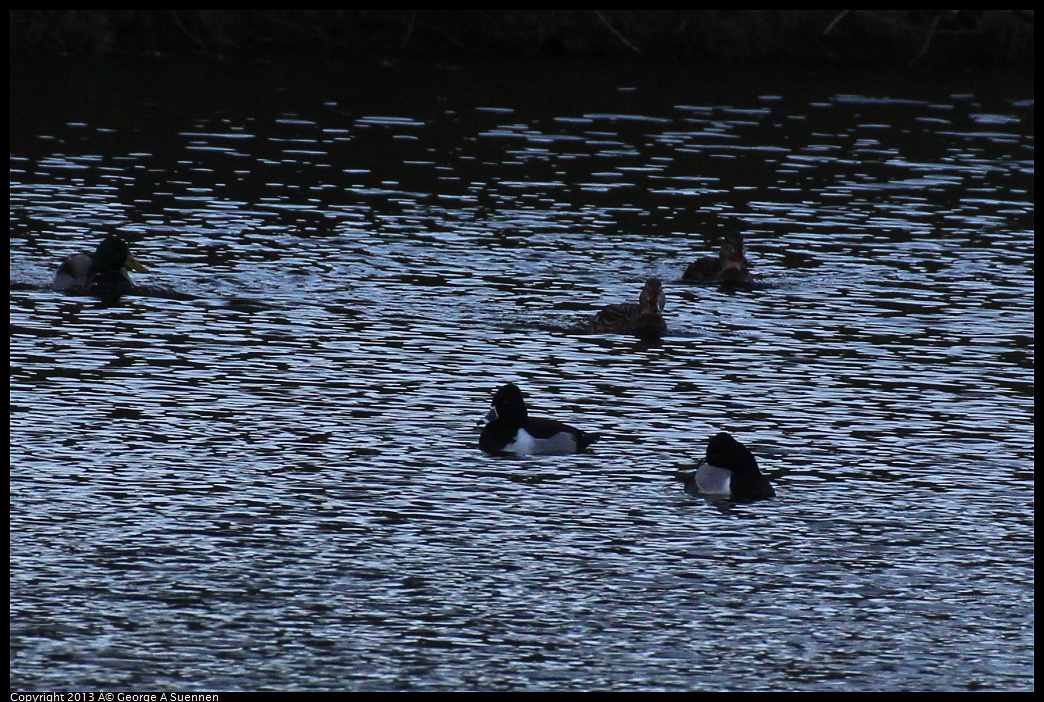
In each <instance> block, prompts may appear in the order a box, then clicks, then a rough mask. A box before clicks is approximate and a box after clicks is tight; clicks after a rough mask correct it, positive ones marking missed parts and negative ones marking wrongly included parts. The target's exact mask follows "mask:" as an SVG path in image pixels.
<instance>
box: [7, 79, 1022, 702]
mask: <svg viewBox="0 0 1044 702" xmlns="http://www.w3.org/2000/svg"><path fill="white" fill-rule="evenodd" d="M1033 117H1034V99H1033V79H1032V76H1031V75H1030V76H1025V77H1021V78H1020V77H1010V76H996V75H984V76H976V75H973V74H955V75H949V76H930V75H917V74H892V75H877V76H865V75H858V74H852V73H847V74H832V73H829V72H823V71H797V72H782V71H780V72H776V71H771V70H765V69H760V70H759V71H757V72H747V73H742V72H740V73H729V74H722V73H718V72H715V70H714V69H711V68H708V67H702V66H697V65H691V66H667V67H655V68H650V67H645V68H642V67H625V66H601V65H585V64H577V65H568V66H561V65H554V64H549V65H526V66H516V65H494V66H486V67H481V68H479V67H468V68H465V67H454V66H445V67H430V68H427V67H395V66H388V67H381V68H375V67H348V66H339V65H337V64H322V63H292V62H269V63H256V64H245V63H239V62H235V61H225V62H220V63H215V64H204V63H198V64H197V63H193V62H165V61H156V62H147V61H140V62H139V61H127V62H113V63H105V62H83V61H69V62H57V63H55V64H50V63H42V62H29V61H23V60H13V62H12V67H11V157H10V173H11V183H10V216H11V254H10V262H11V271H10V277H11V293H10V305H11V319H10V323H11V339H10V341H11V386H10V394H11V434H10V439H11V485H10V488H11V503H10V505H11V513H10V514H11V517H10V519H11V521H10V527H11V593H10V597H11V600H10V616H11V688H12V690H55V691H70V690H85V689H90V690H106V691H112V692H115V691H145V690H182V691H201V690H215V689H216V690H262V689H268V690H349V691H365V690H426V691H452V690H515V691H581V690H613V691H636V690H665V691H683V690H748V691H752V690H777V691H788V690H789V691H828V690H829V691H870V690H897V691H898V690H1022V691H1029V690H1032V689H1033V688H1034V673H1033V664H1034V622H1033V615H1034V597H1033V592H1034V523H1033V522H1034V520H1033V510H1034V494H1033V493H1034V479H1033V460H1034V441H1033V401H1034V382H1033V364H1034V325H1033V297H1034V282H1033V266H1034V264H1033V256H1034V251H1033V248H1034V247H1033V239H1034V236H1033V234H1034V231H1033V230H1034V224H1033V222H1034V204H1033V202H1034V195H1033V176H1034V173H1033V172H1034V143H1033V142H1034V140H1033V131H1034V130H1033ZM109 231H116V232H119V233H120V234H121V235H122V236H123V237H124V238H125V239H126V240H127V241H129V242H130V244H131V247H132V250H133V251H134V253H135V255H136V257H137V258H138V260H139V261H141V262H142V263H144V264H145V265H146V266H148V267H149V269H150V271H149V272H148V273H135V274H133V275H134V277H135V281H136V282H137V283H139V284H141V285H143V286H148V289H149V290H150V291H159V292H157V293H156V294H143V295H134V296H127V297H124V298H123V299H122V300H120V301H119V302H118V303H117V304H103V303H101V302H100V301H97V300H94V299H91V298H83V297H69V296H65V295H62V294H59V293H54V292H51V291H50V290H49V289H48V286H49V283H50V279H51V277H52V276H53V273H54V271H55V269H56V267H57V264H58V261H59V260H60V259H61V258H62V257H64V256H66V255H68V254H70V253H75V252H78V251H84V250H87V251H89V250H93V248H94V246H95V245H96V243H97V242H98V241H99V239H100V237H101V235H102V233H104V232H109ZM730 231H739V232H742V233H743V234H744V236H745V237H746V241H747V246H748V253H747V255H748V259H749V260H750V263H751V267H752V271H753V272H754V273H755V274H756V275H758V276H759V280H760V285H759V286H758V287H757V288H755V289H752V290H737V291H729V290H721V289H717V288H715V287H708V286H696V285H690V284H686V283H682V282H681V281H680V278H681V274H682V272H683V271H684V270H685V267H686V265H687V264H688V263H689V262H690V261H692V260H694V259H695V258H697V257H699V256H702V255H706V254H709V253H712V252H713V251H714V250H715V247H716V246H717V242H718V241H719V240H720V238H721V236H722V235H723V234H724V233H725V232H730ZM651 275H658V276H660V277H661V278H662V279H663V280H664V285H665V289H666V293H667V306H666V309H665V315H666V319H667V324H668V332H667V334H666V336H665V337H664V338H663V339H662V341H661V342H659V343H651V344H650V343H646V342H639V341H638V340H636V339H633V338H628V337H624V336H616V335H595V334H589V333H586V332H584V330H583V328H582V324H583V321H584V320H585V319H587V318H589V317H590V316H591V315H593V314H594V313H595V312H596V311H597V310H598V309H600V307H601V306H603V305H605V304H607V303H612V302H636V301H637V296H638V292H639V290H640V288H641V286H642V283H643V282H644V280H645V279H646V278H647V277H649V276H651ZM162 291H171V292H176V293H177V294H169V295H168V294H161V293H162ZM508 381H513V382H516V383H518V384H519V385H520V386H521V387H522V389H523V391H524V392H525V393H526V395H527V398H528V402H529V405H530V409H531V412H532V413H534V414H538V415H548V416H554V417H556V418H559V419H564V420H567V421H569V422H571V423H573V424H575V425H577V426H580V427H582V428H584V429H588V430H592V431H599V432H602V433H603V434H604V438H603V439H602V440H601V441H599V442H598V443H596V444H595V445H594V446H593V447H592V449H591V451H590V452H589V453H587V454H582V455H575V456H564V457H540V458H494V457H489V456H486V455H484V454H482V453H481V452H480V451H479V450H478V446H477V441H478V432H479V428H478V426H477V425H478V422H479V420H480V419H481V418H482V417H483V416H484V415H485V413H486V411H487V410H488V407H489V401H490V398H491V395H492V392H493V390H494V389H495V388H496V387H497V386H498V385H500V384H502V383H504V382H508ZM719 430H726V431H730V432H732V433H733V434H734V435H735V436H736V437H737V438H738V439H740V440H741V441H743V442H744V443H745V444H746V445H747V446H748V447H750V448H751V449H752V450H753V451H754V453H755V454H756V455H757V456H758V460H759V463H760V465H761V468H762V470H763V471H764V472H765V473H766V474H767V475H768V476H769V477H770V478H771V479H772V481H773V484H774V485H775V488H776V492H777V497H776V498H775V499H773V500H769V501H765V502H758V503H753V504H735V505H729V504H722V503H720V502H715V501H711V500H708V499H706V498H703V497H700V496H694V495H690V494H687V493H686V492H685V490H684V489H683V487H682V485H681V483H679V482H678V481H677V480H676V479H675V478H674V473H675V471H677V470H678V469H680V468H684V467H687V466H691V465H692V464H693V462H694V461H695V460H697V459H698V458H699V457H700V456H701V455H702V453H703V451H704V449H705V446H706V441H707V439H708V438H709V437H710V436H712V435H713V434H714V433H716V432H717V431H719Z"/></svg>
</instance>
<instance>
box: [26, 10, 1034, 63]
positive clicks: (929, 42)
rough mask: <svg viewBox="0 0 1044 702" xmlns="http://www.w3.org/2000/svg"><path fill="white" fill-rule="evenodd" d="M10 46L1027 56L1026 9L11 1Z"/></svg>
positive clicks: (334, 52)
mask: <svg viewBox="0 0 1044 702" xmlns="http://www.w3.org/2000/svg"><path fill="white" fill-rule="evenodd" d="M10 18H11V26H10V29H11V38H10V44H11V46H10V49H11V54H12V56H14V55H17V54H19V53H31V52H35V51H47V52H62V53H81V52H87V53H104V54H107V53H136V54H181V53H196V54H199V53H202V54H211V55H221V56H231V55H250V54H261V53H265V52H269V53H271V52H282V53H288V54H297V55H313V56H317V55H318V56H324V57H328V58H339V59H344V60H364V61H395V60H438V61H469V60H488V59H558V58H597V59H609V60H639V61H641V60H699V61H726V62H732V63H755V62H763V61H772V62H778V63H805V64H833V65H861V66H899V65H920V66H935V67H964V68H998V67H1023V66H1024V67H1027V68H1032V65H1033V10H11V11H10Z"/></svg>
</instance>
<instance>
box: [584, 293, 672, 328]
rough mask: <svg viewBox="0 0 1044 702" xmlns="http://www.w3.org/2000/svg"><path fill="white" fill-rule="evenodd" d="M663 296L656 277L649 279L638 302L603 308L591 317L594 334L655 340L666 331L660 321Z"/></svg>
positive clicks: (661, 319)
mask: <svg viewBox="0 0 1044 702" xmlns="http://www.w3.org/2000/svg"><path fill="white" fill-rule="evenodd" d="M665 302H666V296H665V295H664V294H663V283H662V282H660V279H659V278H649V280H647V281H646V282H645V286H644V287H642V292H641V294H640V295H639V296H638V302H637V304H636V303H633V302H630V303H619V304H614V305H608V306H606V307H604V308H603V309H602V310H601V311H600V312H599V313H598V314H596V315H595V316H594V318H593V319H592V320H591V325H590V327H591V331H592V332H594V333H595V334H634V335H635V336H637V337H639V338H642V339H658V338H660V337H661V336H662V335H663V333H664V332H666V331H667V323H666V322H665V321H664V320H663V306H664V303H665Z"/></svg>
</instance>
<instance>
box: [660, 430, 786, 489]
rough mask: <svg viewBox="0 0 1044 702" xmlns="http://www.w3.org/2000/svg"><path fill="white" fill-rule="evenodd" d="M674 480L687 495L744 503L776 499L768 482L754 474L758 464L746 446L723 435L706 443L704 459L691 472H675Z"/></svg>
mask: <svg viewBox="0 0 1044 702" xmlns="http://www.w3.org/2000/svg"><path fill="white" fill-rule="evenodd" d="M678 477H679V478H681V479H682V480H683V481H684V482H685V487H686V489H687V490H689V491H690V492H698V493H700V494H703V495H716V496H721V497H728V498H731V499H733V500H737V501H741V502H748V501H753V500H766V499H768V498H770V497H775V496H776V491H775V490H774V489H773V488H772V484H771V483H770V482H769V480H768V478H766V477H765V476H764V475H762V474H761V471H760V470H758V461H757V459H755V458H754V454H752V453H751V452H750V450H749V449H747V447H746V446H744V445H743V444H741V443H740V442H739V441H737V440H736V439H734V438H733V437H732V435H730V434H728V433H727V432H724V431H723V432H719V433H718V434H715V435H714V436H713V437H711V439H710V441H708V442H707V455H706V456H705V457H704V458H703V460H701V461H700V462H699V463H697V464H696V466H695V468H690V469H686V470H683V471H679V473H678Z"/></svg>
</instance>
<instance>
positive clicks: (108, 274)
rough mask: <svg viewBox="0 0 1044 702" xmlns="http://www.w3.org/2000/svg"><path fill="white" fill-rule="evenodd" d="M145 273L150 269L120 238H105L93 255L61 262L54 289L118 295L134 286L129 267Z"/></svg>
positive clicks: (74, 256) (72, 257)
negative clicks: (128, 272)
mask: <svg viewBox="0 0 1044 702" xmlns="http://www.w3.org/2000/svg"><path fill="white" fill-rule="evenodd" d="M128 268H130V269H131V270H135V271H142V272H145V271H147V270H148V269H147V268H145V266H143V265H141V264H140V263H138V261H137V260H136V259H135V258H134V256H132V255H131V252H130V248H129V247H128V246H127V242H125V241H124V240H123V239H121V238H120V237H118V236H116V235H115V234H112V235H110V236H107V237H105V238H104V239H103V240H102V242H101V243H100V244H98V248H97V249H95V251H94V254H93V255H92V254H83V253H81V254H74V255H72V256H69V257H68V258H67V259H65V260H64V261H62V264H61V266H59V267H58V272H57V273H55V275H54V281H53V282H52V283H51V289H52V290H58V291H63V292H67V293H72V294H88V295H97V296H99V297H119V296H120V295H123V294H124V293H127V292H130V291H131V290H133V289H134V283H132V282H131V279H130V276H129V275H127V269H128Z"/></svg>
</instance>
